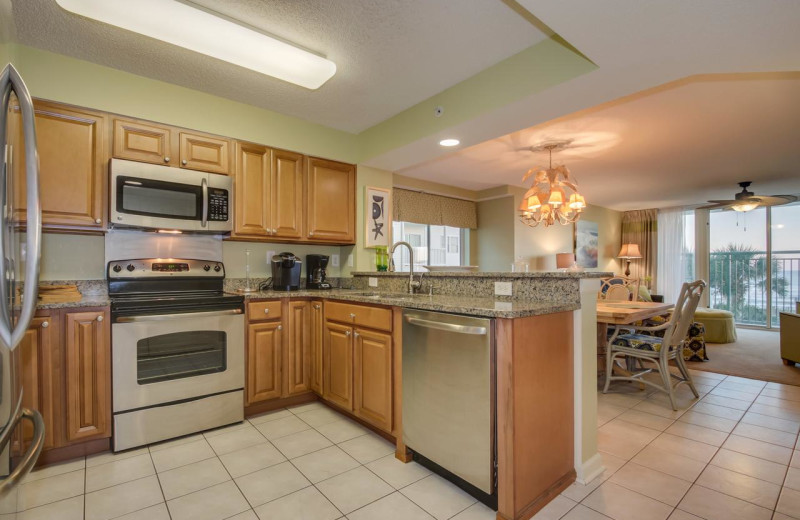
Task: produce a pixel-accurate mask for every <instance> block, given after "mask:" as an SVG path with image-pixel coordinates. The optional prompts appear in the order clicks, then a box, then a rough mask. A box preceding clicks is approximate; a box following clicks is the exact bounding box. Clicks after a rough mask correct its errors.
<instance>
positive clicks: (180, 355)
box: [136, 330, 227, 385]
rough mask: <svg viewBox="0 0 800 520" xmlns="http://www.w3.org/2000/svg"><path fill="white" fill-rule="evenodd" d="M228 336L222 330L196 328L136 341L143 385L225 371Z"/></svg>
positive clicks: (138, 376) (137, 358)
mask: <svg viewBox="0 0 800 520" xmlns="http://www.w3.org/2000/svg"><path fill="white" fill-rule="evenodd" d="M226 351H227V338H226V334H225V332H222V331H218V330H193V331H186V332H173V333H171V334H162V335H161V336H152V337H149V338H145V339H142V340H139V341H138V342H137V343H136V364H137V374H136V375H137V382H138V383H139V384H140V385H146V384H150V383H158V382H160V381H169V380H172V379H181V378H184V377H194V376H199V375H203V374H213V373H214V372H223V371H224V370H225V368H226Z"/></svg>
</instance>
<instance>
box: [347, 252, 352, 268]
mask: <svg viewBox="0 0 800 520" xmlns="http://www.w3.org/2000/svg"><path fill="white" fill-rule="evenodd" d="M347 267H353V255H352V254H350V255H347Z"/></svg>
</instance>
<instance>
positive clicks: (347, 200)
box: [306, 158, 356, 244]
mask: <svg viewBox="0 0 800 520" xmlns="http://www.w3.org/2000/svg"><path fill="white" fill-rule="evenodd" d="M355 189H356V169H355V166H353V165H352V164H343V163H338V162H333V161H325V160H322V159H315V158H309V159H308V198H307V203H306V205H307V208H308V235H307V236H308V239H309V240H323V241H329V242H336V243H339V244H353V243H355V239H356V238H355V237H356V229H355V225H356V216H355V215H356V200H355Z"/></svg>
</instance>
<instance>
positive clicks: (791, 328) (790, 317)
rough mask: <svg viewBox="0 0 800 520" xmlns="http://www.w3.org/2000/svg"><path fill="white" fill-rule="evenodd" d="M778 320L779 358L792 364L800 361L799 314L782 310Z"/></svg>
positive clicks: (787, 363)
mask: <svg viewBox="0 0 800 520" xmlns="http://www.w3.org/2000/svg"><path fill="white" fill-rule="evenodd" d="M799 310H800V309H799ZM780 320H781V359H783V362H784V364H786V365H790V366H794V364H795V363H800V314H794V313H791V312H782V313H780Z"/></svg>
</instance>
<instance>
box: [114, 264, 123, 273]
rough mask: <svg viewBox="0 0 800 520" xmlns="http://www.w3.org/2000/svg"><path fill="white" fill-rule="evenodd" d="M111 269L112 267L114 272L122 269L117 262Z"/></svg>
mask: <svg viewBox="0 0 800 520" xmlns="http://www.w3.org/2000/svg"><path fill="white" fill-rule="evenodd" d="M113 269H114V272H115V273H118V272H120V271H122V266H121V265H119V264H117V265H115V266H114V267H113Z"/></svg>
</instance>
